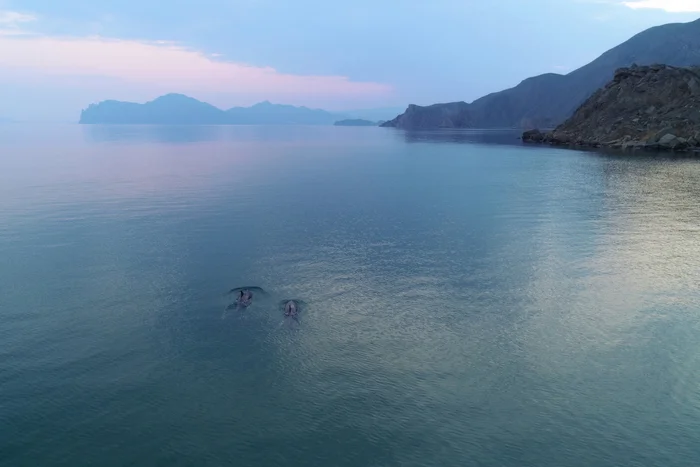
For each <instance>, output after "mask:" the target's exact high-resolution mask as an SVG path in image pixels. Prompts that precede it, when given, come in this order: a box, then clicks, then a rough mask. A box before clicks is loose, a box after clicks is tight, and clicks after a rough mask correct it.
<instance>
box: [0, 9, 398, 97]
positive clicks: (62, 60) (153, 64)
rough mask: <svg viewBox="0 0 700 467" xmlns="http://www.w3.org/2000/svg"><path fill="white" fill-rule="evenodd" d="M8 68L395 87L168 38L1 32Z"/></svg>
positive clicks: (293, 88)
mask: <svg viewBox="0 0 700 467" xmlns="http://www.w3.org/2000/svg"><path fill="white" fill-rule="evenodd" d="M17 15H19V16H17ZM0 18H5V19H6V20H7V21H8V22H9V21H10V20H12V21H14V23H11V24H16V23H17V22H18V21H22V20H27V21H28V20H29V16H28V15H20V14H15V15H8V14H7V12H5V16H1V17H0ZM3 71H14V72H20V73H22V74H27V73H30V74H34V75H39V76H48V77H51V76H55V77H64V78H65V77H87V78H95V77H99V78H110V79H116V80H119V81H122V82H126V83H132V84H139V85H157V87H159V88H161V89H167V90H172V91H181V92H187V91H194V92H196V91H203V90H204V91H207V92H220V93H233V92H235V93H259V94H264V93H270V94H275V95H278V96H285V95H288V96H294V95H299V94H305V95H310V94H313V95H319V96H329V97H332V96H338V97H350V96H357V97H373V96H374V97H378V96H386V95H389V94H390V93H391V92H392V88H391V87H390V86H387V85H385V84H381V83H373V82H357V81H352V80H350V79H348V78H347V77H343V76H312V75H294V74H286V73H281V72H279V71H277V70H275V69H274V68H271V67H258V66H251V65H247V64H243V63H236V62H230V61H224V60H221V59H218V58H217V57H215V56H212V55H208V54H206V53H204V52H200V51H197V50H193V49H189V48H186V47H182V46H179V45H176V44H174V43H172V42H168V41H157V42H144V41H134V40H120V39H107V38H103V37H85V38H74V37H48V36H38V35H32V36H27V37H16V36H12V35H2V34H0V75H2V72H3Z"/></svg>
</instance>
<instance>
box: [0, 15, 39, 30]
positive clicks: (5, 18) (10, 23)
mask: <svg viewBox="0 0 700 467" xmlns="http://www.w3.org/2000/svg"><path fill="white" fill-rule="evenodd" d="M32 21H36V16H34V15H30V14H27V13H20V12H17V11H4V10H0V36H21V35H25V34H29V33H28V32H27V31H25V30H23V29H21V27H20V26H21V25H22V23H30V22H32Z"/></svg>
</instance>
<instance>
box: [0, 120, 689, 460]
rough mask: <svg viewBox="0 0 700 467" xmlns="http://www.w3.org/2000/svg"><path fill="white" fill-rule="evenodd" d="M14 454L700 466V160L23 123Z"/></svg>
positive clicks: (337, 135)
mask: <svg viewBox="0 0 700 467" xmlns="http://www.w3.org/2000/svg"><path fill="white" fill-rule="evenodd" d="M244 285H246V286H259V287H263V288H264V289H265V290H266V291H267V292H268V296H267V297H262V296H256V300H255V302H254V304H253V306H251V307H250V308H249V309H248V310H246V311H235V310H231V311H228V312H227V313H224V310H225V308H226V306H227V305H228V304H229V303H230V298H229V297H227V296H226V295H225V293H226V292H227V291H228V290H229V289H231V288H232V287H237V286H244ZM286 298H296V299H300V300H303V301H305V302H307V306H306V308H305V309H304V310H303V312H302V315H301V319H300V324H299V325H294V323H286V322H284V321H283V317H282V314H281V312H280V311H279V308H278V303H279V301H280V300H282V299H286ZM0 465H2V466H3V467H5V466H7V467H19V466H32V467H33V466H37V467H39V466H40V467H52V466H70V467H78V466H100V467H109V466H225V465H226V466H228V465H236V466H253V465H260V466H277V465H279V466H300V467H301V466H472V465H474V466H499V467H520V466H545V467H550V466H551V467H571V466H603V467H606V466H664V467H676V466H697V465H700V160H694V159H691V158H675V159H674V158H668V157H652V156H643V157H642V156H640V157H629V156H620V155H604V154H599V153H592V152H577V151H569V150H560V149H555V148H548V147H539V148H537V147H525V146H521V145H520V144H519V142H518V141H517V140H516V139H515V134H513V133H496V132H489V133H483V132H482V133H479V132H449V133H417V134H406V133H402V132H399V131H393V130H391V129H381V128H342V127H339V128H333V127H329V128H325V127H324V128H314V127H297V128H295V127H128V126H125V127H99V126H96V127H81V126H78V125H72V126H71V125H66V126H46V127H31V126H25V125H2V126H0Z"/></svg>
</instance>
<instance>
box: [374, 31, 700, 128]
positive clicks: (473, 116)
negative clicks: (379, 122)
mask: <svg viewBox="0 0 700 467" xmlns="http://www.w3.org/2000/svg"><path fill="white" fill-rule="evenodd" d="M633 63H637V64H639V65H652V64H654V63H666V64H668V65H673V66H679V67H686V66H694V65H700V20H698V21H694V22H692V23H677V24H666V25H663V26H657V27H654V28H651V29H647V30H646V31H643V32H641V33H639V34H637V35H636V36H634V37H632V38H631V39H629V40H628V41H626V42H624V43H623V44H620V45H619V46H617V47H615V48H613V49H611V50H609V51H607V52H605V53H604V54H603V55H601V56H600V57H598V58H597V59H596V60H594V61H593V62H591V63H589V64H588V65H585V66H583V67H581V68H579V69H577V70H575V71H572V72H571V73H569V74H567V75H559V74H554V73H549V74H544V75H540V76H535V77H533V78H528V79H526V80H524V81H523V82H521V83H520V84H519V85H517V86H516V87H514V88H511V89H506V90H505V91H501V92H496V93H493V94H489V95H487V96H484V97H482V98H481V99H478V100H476V101H474V102H472V103H471V104H464V103H450V104H436V105H435V106H429V107H417V108H416V109H413V112H411V114H410V115H409V111H410V110H411V108H410V107H409V110H407V111H406V113H404V114H403V115H401V116H399V117H397V118H396V119H394V120H391V121H390V122H388V123H387V124H385V125H384V126H393V127H399V128H407V129H420V128H425V129H428V128H440V126H439V125H437V123H441V122H442V120H440V119H434V118H430V117H428V116H427V114H430V115H434V114H437V113H439V110H438V109H436V108H434V107H436V106H437V107H440V106H443V107H445V108H446V109H445V111H449V110H447V108H449V107H450V106H457V105H461V107H460V109H461V110H460V111H459V112H461V113H462V115H452V116H451V117H450V121H452V122H453V123H454V126H453V127H450V128H534V127H539V128H553V127H554V126H556V125H558V124H560V123H561V122H563V121H564V120H565V119H567V118H568V117H570V116H571V115H572V113H573V112H574V111H575V110H576V109H577V108H578V107H579V106H580V105H581V104H582V103H583V102H584V101H585V100H586V99H587V98H588V97H590V96H591V95H592V94H593V93H594V92H595V91H596V90H597V89H599V88H600V87H602V86H604V85H605V83H607V82H608V81H610V79H611V78H612V77H613V74H614V72H615V70H616V69H619V68H623V67H629V66H631V65H632V64H633Z"/></svg>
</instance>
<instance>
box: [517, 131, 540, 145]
mask: <svg viewBox="0 0 700 467" xmlns="http://www.w3.org/2000/svg"><path fill="white" fill-rule="evenodd" d="M544 137H545V135H544V133H542V132H541V131H540V130H528V131H526V132H524V133H523V136H522V140H523V141H524V142H526V143H542V142H544Z"/></svg>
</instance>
